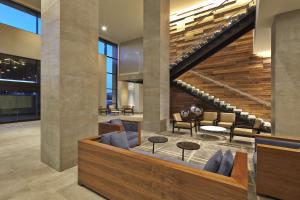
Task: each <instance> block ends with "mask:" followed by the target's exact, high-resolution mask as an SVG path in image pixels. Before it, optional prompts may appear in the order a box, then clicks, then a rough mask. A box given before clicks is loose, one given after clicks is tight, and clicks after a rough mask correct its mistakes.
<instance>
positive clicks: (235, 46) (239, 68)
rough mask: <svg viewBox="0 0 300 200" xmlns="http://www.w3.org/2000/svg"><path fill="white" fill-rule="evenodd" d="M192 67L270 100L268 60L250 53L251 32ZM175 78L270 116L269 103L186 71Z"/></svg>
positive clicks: (231, 85) (267, 117)
mask: <svg viewBox="0 0 300 200" xmlns="http://www.w3.org/2000/svg"><path fill="white" fill-rule="evenodd" d="M192 70H193V71H195V72H198V73H201V74H202V75H204V76H207V77H209V78H211V79H214V80H216V81H219V82H221V83H223V84H226V85H228V86H230V87H232V88H235V89H238V90H240V91H242V92H244V93H247V94H249V95H252V96H254V97H256V98H259V99H261V100H264V101H267V102H271V59H270V58H261V57H258V56H255V55H253V31H250V32H248V33H247V34H245V35H244V36H242V37H240V38H239V39H237V40H236V41H234V42H233V43H231V44H230V45H228V46H226V47H225V48H223V49H222V50H221V51H219V52H217V53H216V54H214V55H213V56H211V57H209V58H208V59H207V60H205V61H204V62H202V63H200V64H199V65H197V66H196V67H195V68H193V69H192ZM178 79H181V80H183V81H185V82H187V83H189V84H191V85H194V86H195V87H197V88H199V89H201V90H204V91H205V92H208V93H210V94H211V95H213V96H215V97H217V98H220V99H221V100H224V101H226V102H227V103H230V104H231V105H236V106H237V107H239V108H241V109H243V110H244V111H247V112H250V113H251V114H254V115H256V116H257V117H261V118H263V119H264V120H265V121H270V119H271V108H270V106H269V107H268V106H264V105H262V104H260V103H258V102H256V101H254V100H251V99H249V98H247V97H245V96H242V95H240V94H238V93H236V92H232V91H230V90H229V89H227V88H224V87H221V86H218V85H216V84H214V83H212V82H208V81H204V80H202V79H201V78H199V77H198V76H197V75H195V74H192V73H189V72H187V73H185V74H183V75H182V76H181V77H179V78H178ZM178 101H180V100H178ZM178 101H176V102H178ZM171 107H172V106H171Z"/></svg>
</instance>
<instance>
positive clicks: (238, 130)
mask: <svg viewBox="0 0 300 200" xmlns="http://www.w3.org/2000/svg"><path fill="white" fill-rule="evenodd" d="M233 133H234V134H238V135H245V136H253V137H254V135H255V134H254V133H253V132H252V129H249V128H234V130H233Z"/></svg>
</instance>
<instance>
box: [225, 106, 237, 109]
mask: <svg viewBox="0 0 300 200" xmlns="http://www.w3.org/2000/svg"><path fill="white" fill-rule="evenodd" d="M227 108H229V109H235V108H236V106H227Z"/></svg>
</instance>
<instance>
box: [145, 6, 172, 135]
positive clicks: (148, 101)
mask: <svg viewBox="0 0 300 200" xmlns="http://www.w3.org/2000/svg"><path fill="white" fill-rule="evenodd" d="M169 13H170V0H144V39H143V51H144V92H143V95H144V98H143V101H144V104H143V105H144V108H143V110H144V119H143V120H144V121H143V123H144V125H143V127H144V129H145V130H150V131H164V130H166V128H167V123H168V118H169V96H170V70H169Z"/></svg>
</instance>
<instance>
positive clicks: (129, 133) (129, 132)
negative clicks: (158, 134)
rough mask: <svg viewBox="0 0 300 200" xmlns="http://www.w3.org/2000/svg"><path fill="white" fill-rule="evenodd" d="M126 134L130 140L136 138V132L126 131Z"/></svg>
mask: <svg viewBox="0 0 300 200" xmlns="http://www.w3.org/2000/svg"><path fill="white" fill-rule="evenodd" d="M126 135H127V139H128V140H131V139H134V138H138V135H139V134H138V133H137V132H133V131H126Z"/></svg>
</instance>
